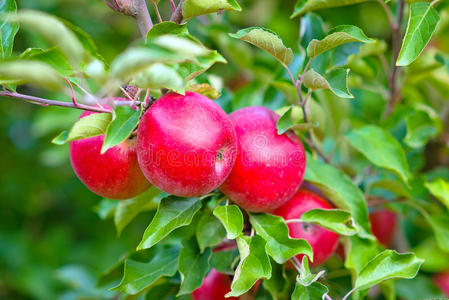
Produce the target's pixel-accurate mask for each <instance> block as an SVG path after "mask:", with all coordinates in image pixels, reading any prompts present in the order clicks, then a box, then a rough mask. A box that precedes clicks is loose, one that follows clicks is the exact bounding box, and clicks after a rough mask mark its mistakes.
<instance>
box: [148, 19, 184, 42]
mask: <svg viewBox="0 0 449 300" xmlns="http://www.w3.org/2000/svg"><path fill="white" fill-rule="evenodd" d="M164 34H174V35H177V36H181V37H190V34H189V31H188V30H187V25H186V24H177V23H175V22H169V21H166V22H162V23H158V24H155V25H154V26H153V27H152V28H151V29H150V31H148V33H147V40H151V39H153V38H155V37H157V36H161V35H164Z"/></svg>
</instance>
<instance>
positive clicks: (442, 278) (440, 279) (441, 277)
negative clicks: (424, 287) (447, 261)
mask: <svg viewBox="0 0 449 300" xmlns="http://www.w3.org/2000/svg"><path fill="white" fill-rule="evenodd" d="M433 282H434V283H435V284H436V285H437V286H438V287H439V288H440V290H441V291H442V292H443V293H444V295H446V297H449V271H448V272H444V273H440V274H437V275H435V276H434V277H433Z"/></svg>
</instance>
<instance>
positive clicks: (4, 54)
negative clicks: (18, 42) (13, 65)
mask: <svg viewBox="0 0 449 300" xmlns="http://www.w3.org/2000/svg"><path fill="white" fill-rule="evenodd" d="M16 11H17V5H16V1H15V0H4V1H1V2H0V14H8V13H15V12H16ZM8 19H9V16H8V15H6V17H5V18H2V20H1V21H0V59H2V60H3V59H6V58H8V57H9V56H11V53H12V49H13V46H14V38H15V36H16V34H17V31H19V25H18V24H17V23H13V22H10V21H9V20H8Z"/></svg>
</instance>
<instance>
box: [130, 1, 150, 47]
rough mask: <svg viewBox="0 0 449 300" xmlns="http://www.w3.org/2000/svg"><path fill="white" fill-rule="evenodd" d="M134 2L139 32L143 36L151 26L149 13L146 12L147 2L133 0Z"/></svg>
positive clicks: (144, 36)
mask: <svg viewBox="0 0 449 300" xmlns="http://www.w3.org/2000/svg"><path fill="white" fill-rule="evenodd" d="M134 1H135V4H136V9H137V13H136V20H137V24H138V25H139V29H140V33H141V34H142V37H143V38H146V37H147V33H148V31H150V29H151V28H152V27H153V21H152V20H151V16H150V13H149V12H148V7H147V3H146V1H145V0H134Z"/></svg>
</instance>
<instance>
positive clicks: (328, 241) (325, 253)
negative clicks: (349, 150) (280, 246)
mask: <svg viewBox="0 0 449 300" xmlns="http://www.w3.org/2000/svg"><path fill="white" fill-rule="evenodd" d="M332 208H333V207H332V205H331V204H330V203H329V202H327V201H326V200H325V199H323V198H321V197H320V196H318V195H316V194H314V193H312V192H310V191H308V190H304V189H301V190H299V191H298V192H297V193H296V194H295V195H294V196H293V198H292V199H290V200H289V201H288V202H287V203H286V204H285V205H283V206H282V207H280V208H278V209H277V210H276V211H274V213H273V214H275V215H277V216H281V217H282V218H284V220H291V219H300V218H301V216H302V215H303V214H304V213H305V212H307V211H309V210H311V209H332ZM287 226H288V229H289V234H290V237H292V238H298V239H305V240H306V241H307V242H309V244H310V246H311V247H312V249H313V256H314V260H313V263H311V264H310V265H311V266H312V267H316V266H319V265H322V264H323V263H324V262H326V260H327V259H328V258H329V257H330V256H331V255H332V254H333V253H334V252H335V250H336V248H337V245H338V237H339V236H338V234H336V233H334V232H332V231H330V230H327V229H325V228H323V227H320V226H318V225H315V224H309V223H300V222H292V223H288V224H287ZM296 257H297V258H298V259H299V260H300V261H301V260H302V257H303V255H298V256H296Z"/></svg>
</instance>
